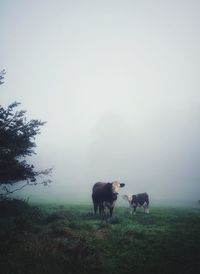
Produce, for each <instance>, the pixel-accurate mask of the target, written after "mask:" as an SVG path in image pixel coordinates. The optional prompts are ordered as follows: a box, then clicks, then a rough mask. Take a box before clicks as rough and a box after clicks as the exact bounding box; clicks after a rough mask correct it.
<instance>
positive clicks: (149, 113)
mask: <svg viewBox="0 0 200 274" xmlns="http://www.w3.org/2000/svg"><path fill="white" fill-rule="evenodd" d="M0 6H1V7H0V22H1V27H2V28H1V43H0V60H1V67H2V69H5V70H6V72H7V74H6V78H5V84H4V85H2V86H1V94H0V102H1V104H2V105H3V106H5V105H8V104H10V103H11V102H13V101H18V102H21V106H20V109H26V110H27V117H28V118H29V119H41V120H42V121H47V124H46V125H45V126H44V127H43V128H42V130H41V135H38V136H37V138H36V144H37V149H36V152H37V154H36V155H34V156H33V157H32V158H31V159H30V161H31V162H33V163H34V165H35V166H36V167H38V168H39V169H43V168H48V167H53V172H52V178H51V179H52V181H53V182H52V184H51V185H50V186H47V187H44V186H35V187H28V188H26V189H23V191H21V192H20V193H18V194H17V195H19V196H20V195H21V196H23V197H29V198H30V200H31V201H45V202H46V201H49V202H60V203H71V202H74V203H80V202H88V203H90V202H91V189H92V186H93V184H94V183H95V182H97V181H105V182H111V181H114V180H118V181H120V182H122V183H125V184H126V186H125V187H124V188H123V189H122V190H121V192H120V197H119V203H120V202H121V203H122V198H121V195H123V194H127V193H139V192H144V191H145V192H148V193H149V196H150V199H151V201H152V202H154V201H163V202H164V201H173V202H177V201H182V202H183V203H184V202H185V203H186V202H187V203H188V202H190V201H191V202H195V201H197V200H198V199H200V183H199V181H200V169H199V163H200V123H199V121H200V93H199V90H200V89H199V88H200V80H199V72H200V55H199V49H200V33H199V24H200V18H199V12H200V3H199V1H195V0H192V1H181V0H178V1H176V2H174V1H162V0H160V1H156V0H153V1H147V0H143V1H89V0H87V1H62V0H57V1H53V0H52V1H31V2H30V1H28V2H27V1H25V0H21V1H20V0H19V1H16V2H13V1H1V3H0Z"/></svg>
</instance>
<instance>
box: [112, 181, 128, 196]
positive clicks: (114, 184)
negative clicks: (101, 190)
mask: <svg viewBox="0 0 200 274" xmlns="http://www.w3.org/2000/svg"><path fill="white" fill-rule="evenodd" d="M124 186H125V184H121V183H120V182H118V181H114V182H112V192H113V193H118V192H119V189H120V187H124Z"/></svg>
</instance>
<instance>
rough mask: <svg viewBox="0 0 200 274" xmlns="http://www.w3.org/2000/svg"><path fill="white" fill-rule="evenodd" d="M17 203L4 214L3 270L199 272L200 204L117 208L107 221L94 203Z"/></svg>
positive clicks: (0, 220) (0, 225) (31, 273)
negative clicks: (129, 209)
mask: <svg viewBox="0 0 200 274" xmlns="http://www.w3.org/2000/svg"><path fill="white" fill-rule="evenodd" d="M20 206H21V208H20ZM18 207H19V208H18V209H16V206H15V211H16V212H15V214H13V212H12V211H11V212H10V211H9V210H8V209H6V210H7V211H6V213H5V210H4V211H1V214H0V241H1V244H0V273H1V274H13V273H15V274H24V273H26V274H36V273H37V274H47V273H48V274H51V273H52V274H54V273H56V274H63V273H74V274H76V273H78V274H90V273H91V274H99V273H109V274H118V273H121V274H122V273H123V274H129V273H131V274H134V273H136V274H143V273H146V274H147V273H152V274H156V273H159V274H167V273H170V274H186V273H187V274H193V273H194V274H197V273H200V209H199V208H196V209H195V208H173V207H153V208H151V211H150V214H149V215H145V214H144V213H143V211H142V210H138V212H137V214H136V215H135V216H130V215H129V213H128V212H127V209H126V208H124V207H116V208H115V210H114V216H113V219H112V221H111V223H110V224H108V225H106V224H105V223H102V222H101V220H100V219H99V218H98V217H95V216H94V215H93V211H92V207H91V205H76V206H75V205H73V206H72V205H65V206H58V205H37V207H35V206H30V205H28V204H27V203H22V204H21V205H19V206H18ZM3 212H4V213H5V214H4V213H3Z"/></svg>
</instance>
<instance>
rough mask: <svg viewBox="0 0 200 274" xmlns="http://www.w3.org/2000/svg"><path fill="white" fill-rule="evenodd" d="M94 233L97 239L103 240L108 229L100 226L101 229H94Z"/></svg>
mask: <svg viewBox="0 0 200 274" xmlns="http://www.w3.org/2000/svg"><path fill="white" fill-rule="evenodd" d="M94 234H95V236H96V238H97V239H99V240H104V239H106V238H107V235H108V231H107V230H106V229H105V228H101V229H98V230H97V231H95V233H94Z"/></svg>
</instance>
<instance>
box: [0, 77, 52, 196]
mask: <svg viewBox="0 0 200 274" xmlns="http://www.w3.org/2000/svg"><path fill="white" fill-rule="evenodd" d="M4 74H5V73H4ZM2 77H3V76H2ZM2 79H3V78H1V74H0V80H2ZM19 104H20V103H17V102H14V103H12V104H10V105H9V106H8V107H7V108H3V107H2V106H0V195H5V194H10V193H13V192H14V191H16V190H20V189H22V188H23V187H25V186H27V185H37V184H44V185H47V184H48V183H50V182H51V181H50V180H43V177H44V176H45V175H48V174H50V172H51V170H52V169H46V170H41V171H36V170H35V168H34V166H33V165H32V164H28V163H27V156H31V155H33V154H35V151H34V149H35V147H36V144H35V142H34V140H35V136H36V135H37V134H39V133H40V128H41V126H43V125H44V124H45V122H41V121H39V120H30V121H27V119H26V117H25V113H26V111H24V110H20V111H17V110H15V109H16V108H17V107H18V105H19ZM37 178H38V179H39V178H40V180H37ZM21 181H23V185H21V186H20V188H15V189H13V187H11V188H10V186H13V185H16V183H18V182H21Z"/></svg>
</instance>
